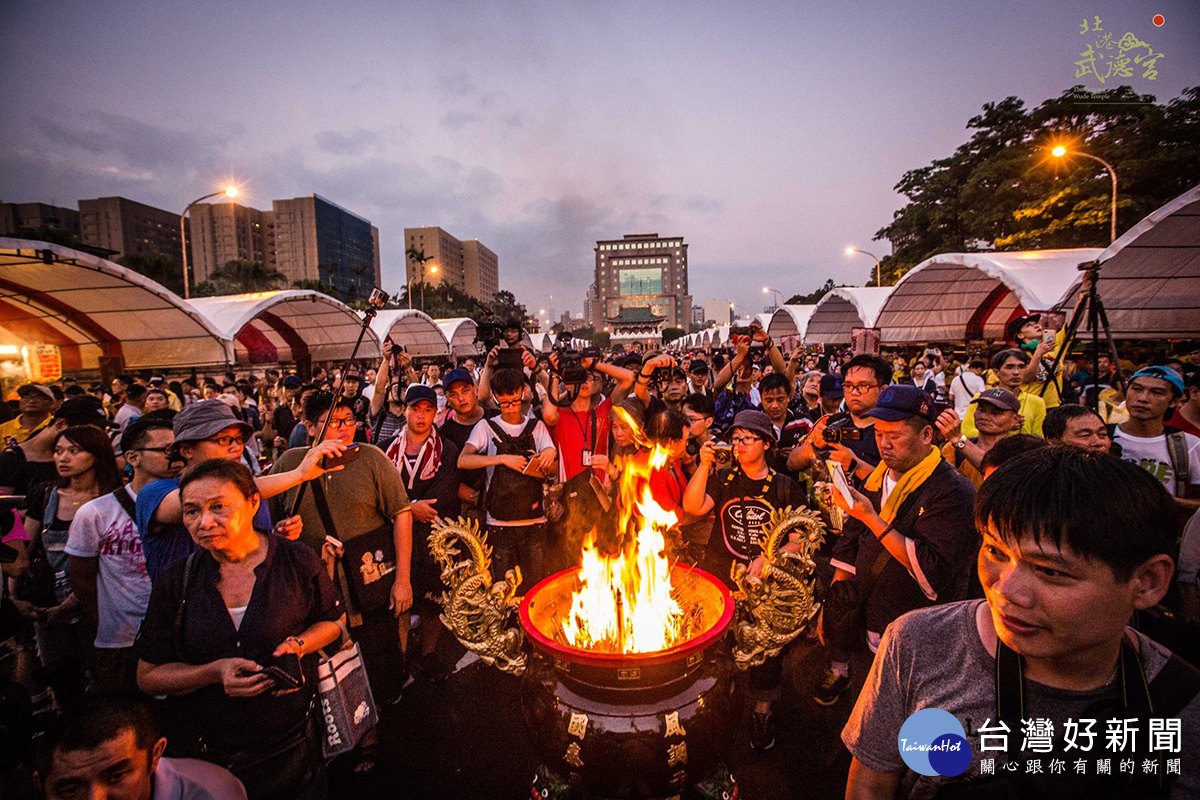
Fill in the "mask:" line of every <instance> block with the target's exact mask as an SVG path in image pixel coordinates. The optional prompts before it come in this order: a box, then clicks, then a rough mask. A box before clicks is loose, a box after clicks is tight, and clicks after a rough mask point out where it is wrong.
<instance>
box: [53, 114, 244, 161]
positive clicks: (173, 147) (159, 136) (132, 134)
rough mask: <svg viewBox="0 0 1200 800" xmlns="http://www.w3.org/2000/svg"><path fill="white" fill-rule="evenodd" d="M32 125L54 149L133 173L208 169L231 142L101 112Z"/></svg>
mask: <svg viewBox="0 0 1200 800" xmlns="http://www.w3.org/2000/svg"><path fill="white" fill-rule="evenodd" d="M33 124H34V126H35V128H36V129H37V130H38V131H40V133H41V134H42V136H43V137H44V139H45V140H46V141H48V142H49V143H51V144H55V145H59V146H60V148H57V149H61V148H68V149H74V150H81V151H83V152H84V153H87V154H90V155H93V156H102V157H116V158H118V159H120V160H122V161H123V162H124V164H125V165H126V166H127V167H130V168H133V169H135V170H151V171H153V170H158V169H161V168H167V167H178V166H179V165H188V166H192V167H196V168H200V167H207V166H211V165H212V164H214V163H215V162H216V160H217V156H218V154H219V153H220V151H221V150H222V149H223V148H224V147H225V146H226V145H227V144H228V143H229V141H230V140H229V137H228V136H227V135H224V134H222V135H216V134H212V135H201V134H198V133H194V132H191V131H179V130H172V129H170V128H163V127H159V126H156V125H151V124H149V123H146V122H142V121H140V120H136V119H133V118H131V117H126V116H122V115H120V114H112V113H109V112H107V111H100V110H94V111H90V112H87V113H85V114H84V115H83V116H82V118H81V119H80V121H79V122H77V123H76V122H71V121H62V120H58V119H50V118H47V117H35V118H34V119H33Z"/></svg>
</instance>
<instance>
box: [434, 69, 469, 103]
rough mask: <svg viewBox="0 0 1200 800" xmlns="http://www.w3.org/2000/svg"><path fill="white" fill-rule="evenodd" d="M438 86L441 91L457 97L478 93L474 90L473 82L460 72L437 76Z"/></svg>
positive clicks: (464, 73)
mask: <svg viewBox="0 0 1200 800" xmlns="http://www.w3.org/2000/svg"><path fill="white" fill-rule="evenodd" d="M438 84H439V85H441V87H442V89H443V91H445V92H447V93H448V94H452V95H455V96H457V97H464V96H466V95H471V94H475V93H476V92H477V91H478V90H477V89H476V88H475V81H473V80H472V79H471V76H470V75H468V74H467V73H466V72H464V71H462V70H460V71H458V72H447V73H443V74H441V75H439V76H438Z"/></svg>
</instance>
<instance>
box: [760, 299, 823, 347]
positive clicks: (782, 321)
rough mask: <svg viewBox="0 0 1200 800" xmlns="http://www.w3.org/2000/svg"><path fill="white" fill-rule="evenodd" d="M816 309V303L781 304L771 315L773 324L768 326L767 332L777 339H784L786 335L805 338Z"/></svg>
mask: <svg viewBox="0 0 1200 800" xmlns="http://www.w3.org/2000/svg"><path fill="white" fill-rule="evenodd" d="M814 309H816V306H815V305H803V306H801V305H795V306H789V305H783V306H780V307H779V308H777V309H776V310H775V313H774V314H772V315H771V324H770V325H768V326H767V333H769V334H771V338H772V339H776V340H782V339H783V337H785V336H799V337H800V338H801V339H803V338H804V336H805V333H806V331H807V329H808V320H809V319H810V318H811V317H812V314H813V310H814Z"/></svg>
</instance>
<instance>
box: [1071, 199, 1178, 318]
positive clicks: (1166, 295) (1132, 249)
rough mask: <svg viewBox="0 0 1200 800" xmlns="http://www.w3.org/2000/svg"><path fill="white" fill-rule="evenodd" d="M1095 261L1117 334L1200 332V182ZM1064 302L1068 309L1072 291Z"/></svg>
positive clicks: (1134, 227) (1110, 247) (1139, 224)
mask: <svg viewBox="0 0 1200 800" xmlns="http://www.w3.org/2000/svg"><path fill="white" fill-rule="evenodd" d="M1097 261H1099V262H1100V283H1099V284H1098V286H1097V288H1098V290H1099V292H1100V298H1101V299H1102V300H1103V301H1104V310H1105V311H1106V312H1107V313H1108V323H1109V326H1110V328H1111V329H1112V335H1113V336H1114V337H1116V338H1120V339H1179V338H1192V337H1197V336H1200V186H1194V187H1192V188H1191V189H1189V190H1187V191H1186V192H1184V193H1183V194H1181V195H1180V196H1179V197H1176V198H1175V199H1174V200H1172V201H1171V202H1169V203H1167V204H1166V205H1165V206H1163V207H1162V208H1160V209H1158V210H1157V211H1155V212H1154V213H1153V214H1151V215H1150V216H1148V217H1146V218H1145V219H1144V220H1142V221H1141V222H1139V223H1138V224H1137V225H1134V226H1133V227H1132V228H1130V229H1129V230H1128V231H1126V232H1125V235H1124V236H1122V237H1121V238H1119V239H1117V240H1116V241H1115V242H1113V243H1112V244H1111V245H1109V246H1108V248H1107V249H1106V250H1105V251H1104V252H1103V253H1101V254H1100V255H1099V256H1098V257H1097ZM1076 284H1078V281H1076ZM1071 294H1073V292H1072V293H1071ZM1063 304H1064V306H1065V307H1066V309H1067V310H1070V306H1071V304H1072V298H1071V296H1070V295H1068V296H1067V297H1065V298H1063Z"/></svg>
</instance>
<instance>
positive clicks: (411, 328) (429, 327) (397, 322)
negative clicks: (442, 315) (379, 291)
mask: <svg viewBox="0 0 1200 800" xmlns="http://www.w3.org/2000/svg"><path fill="white" fill-rule="evenodd" d="M371 330H372V331H374V332H375V335H376V336H377V337H378V338H379V341H380V342H382V341H384V340H386V339H388V338H389V337H390V338H391V340H392V341H393V342H395V343H396V344H398V345H403V346H404V347H405V348H406V349H407V350H408V353H409V355H412V356H416V357H418V358H421V357H428V356H448V355H450V342H449V341H447V339H446V337H445V335H443V334H442V329H441V328H440V327H438V324H437V323H436V322H434V321H433V319H432V318H431V317H430V316H429V315H428V314H425V313H424V312H421V311H417V310H416V309H412V308H400V309H397V308H385V309H383V310H382V311H380V312H379V313H377V314H376V315H375V319H373V320H371Z"/></svg>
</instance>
